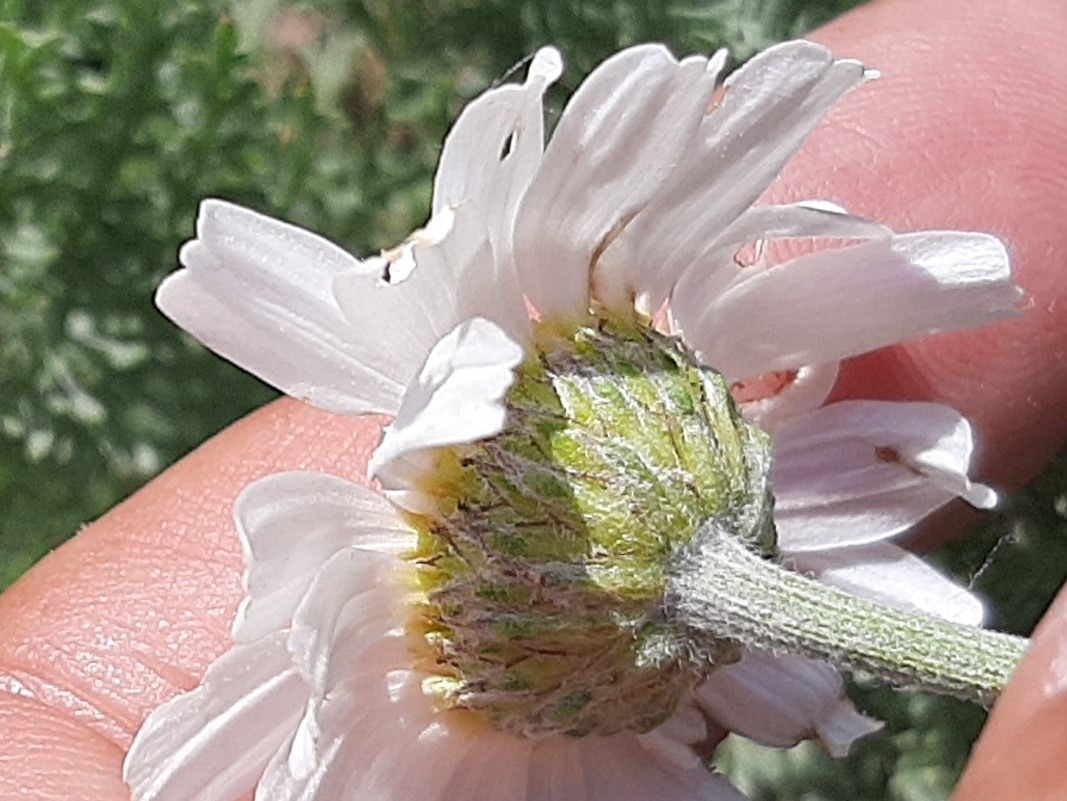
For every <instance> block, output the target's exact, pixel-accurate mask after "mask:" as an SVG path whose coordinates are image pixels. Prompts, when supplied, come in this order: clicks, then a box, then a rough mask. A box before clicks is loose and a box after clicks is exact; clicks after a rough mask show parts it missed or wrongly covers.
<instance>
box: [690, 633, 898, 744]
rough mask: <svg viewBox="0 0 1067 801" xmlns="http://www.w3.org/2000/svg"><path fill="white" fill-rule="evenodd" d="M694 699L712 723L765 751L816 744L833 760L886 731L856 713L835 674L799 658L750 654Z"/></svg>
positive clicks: (716, 675) (707, 684) (712, 678)
mask: <svg viewBox="0 0 1067 801" xmlns="http://www.w3.org/2000/svg"><path fill="white" fill-rule="evenodd" d="M695 699H696V702H697V703H698V704H699V705H700V706H701V707H702V708H703V709H704V710H705V712H707V714H708V715H709V716H710V717H711V718H713V719H714V720H716V721H718V722H719V723H720V724H722V725H723V726H725V727H726V728H728V729H730V730H731V731H735V732H738V733H739V734H743V735H744V736H745V737H749V738H751V739H753V740H755V741H757V742H760V743H763V744H764V745H771V746H776V747H779V748H789V747H791V746H794V745H796V744H797V743H799V742H800V741H801V740H805V739H809V738H811V739H817V740H819V741H820V742H821V743H822V745H823V746H824V747H825V748H826V750H827V751H829V752H830V754H832V755H833V756H844V755H845V754H846V753H847V752H848V748H849V746H850V745H851V744H852V743H853V742H854V741H855V740H856V739H858V738H859V737H863V736H864V735H866V734H870V733H871V732H873V731H877V730H878V729H879V728H881V726H882V724H881V723H879V722H877V721H874V720H871V719H870V718H868V717H865V716H864V715H861V714H860V713H859V712H857V711H856V710H855V708H854V707H853V706H852V702H851V701H849V700H848V698H846V697H845V694H844V688H843V686H842V683H841V677H840V676H839V675H838V673H837V671H836V670H835V669H834V668H832V667H830V665H827V664H825V663H823V662H815V661H813V660H811V659H803V658H801V657H797V656H783V657H775V656H770V655H768V654H761V653H758V652H755V651H749V652H747V653H746V654H745V657H744V659H742V660H741V661H740V662H738V663H737V664H734V665H727V666H726V667H722V668H719V669H718V670H716V671H715V672H714V673H712V674H711V676H709V677H708V679H707V681H705V682H704V683H703V684H702V685H701V686H700V687H699V688H698V689H697V691H696V695H695Z"/></svg>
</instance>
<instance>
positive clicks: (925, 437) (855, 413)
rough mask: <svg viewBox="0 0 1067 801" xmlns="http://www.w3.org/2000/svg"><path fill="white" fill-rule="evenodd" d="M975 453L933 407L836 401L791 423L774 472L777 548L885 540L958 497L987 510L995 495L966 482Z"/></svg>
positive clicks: (944, 411)
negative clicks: (972, 456)
mask: <svg viewBox="0 0 1067 801" xmlns="http://www.w3.org/2000/svg"><path fill="white" fill-rule="evenodd" d="M973 450H974V444H973V439H972V436H971V428H970V425H969V424H968V423H967V421H966V419H965V418H963V417H962V416H961V415H960V414H959V412H956V411H955V410H954V409H950V408H948V407H947V406H941V405H939V404H934V403H892V402H886V401H842V402H840V403H834V404H831V405H829V406H824V407H822V408H821V409H817V410H815V411H813V412H811V413H809V414H807V415H803V416H801V417H797V418H793V419H791V420H789V421H788V422H787V423H786V424H784V425H783V426H782V427H781V428H780V429H779V430H778V433H777V436H776V437H775V447H774V465H773V467H772V468H771V485H772V487H773V491H774V495H775V508H774V522H775V526H776V527H777V529H778V537H779V546H780V547H781V549H782V550H783V551H786V552H794V551H811V550H820V549H823V548H834V547H840V546H845V545H861V544H864V543H869V542H875V541H878V540H883V539H886V538H887V537H891V536H893V535H894V534H898V533H900V532H902V531H904V530H906V529H908V528H910V527H911V526H912V525H913V524H914V523H916V522H918V521H919V520H921V519H922V518H923V517H925V516H926V515H928V514H930V512H932V511H934V510H935V509H937V508H939V507H940V506H943V505H944V504H946V503H948V502H949V501H950V500H952V499H953V498H955V497H957V496H958V497H962V498H964V499H965V500H967V501H968V502H970V503H972V504H973V505H975V506H978V507H980V508H989V507H991V506H992V505H994V504H995V503H996V494H995V493H994V492H993V491H992V490H990V489H989V488H988V487H985V486H984V485H981V484H975V483H972V482H971V481H970V480H969V479H968V478H967V469H968V467H969V464H970V461H971V455H972V452H973Z"/></svg>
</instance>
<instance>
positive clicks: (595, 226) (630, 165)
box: [514, 45, 722, 319]
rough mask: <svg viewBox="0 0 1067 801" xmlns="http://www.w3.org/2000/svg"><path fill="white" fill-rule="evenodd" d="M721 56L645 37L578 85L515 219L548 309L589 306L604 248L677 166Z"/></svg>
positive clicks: (526, 265) (532, 288)
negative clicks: (684, 51)
mask: <svg viewBox="0 0 1067 801" xmlns="http://www.w3.org/2000/svg"><path fill="white" fill-rule="evenodd" d="M721 64H722V58H721V57H719V58H716V59H712V60H711V61H710V62H709V60H708V59H704V58H698V57H693V58H687V59H685V60H683V61H681V62H679V61H678V60H676V59H675V58H674V56H672V55H671V54H670V52H669V51H668V50H667V49H666V48H664V47H663V46H662V45H641V46H638V47H632V48H629V49H627V50H624V51H622V52H621V53H618V54H616V55H615V56H613V57H611V58H609V59H608V60H606V61H605V62H603V63H602V64H601V65H600V66H599V67H597V69H595V70H594V71H593V72H592V74H590V75H589V77H588V78H587V79H586V80H585V81H584V82H583V83H582V85H581V86H580V87H579V88H578V90H577V91H576V92H575V93H574V96H573V97H572V98H571V101H570V103H569V104H568V105H567V108H566V109H565V111H564V113H563V116H562V118H561V119H560V121H559V124H558V125H557V126H556V130H555V131H554V133H553V135H552V140H551V141H550V142H549V144H548V147H547V148H546V150H545V155H544V159H543V160H542V162H541V167H540V169H539V170H538V172H537V175H536V176H534V178H533V181H532V182H531V183H530V186H529V189H528V190H527V192H526V195H525V196H524V198H523V200H522V203H521V205H520V207H519V214H518V217H517V220H516V227H515V238H514V247H515V261H516V266H517V268H518V272H519V277H520V281H521V283H522V287H523V291H524V292H525V293H526V295H527V296H528V297H529V299H530V301H531V302H532V303H533V305H534V306H535V307H536V308H537V310H538V311H539V312H540V314H541V316H542V318H545V319H574V318H578V317H580V316H582V315H584V314H585V313H586V311H587V309H588V298H589V282H590V277H591V276H590V272H591V270H592V268H593V263H594V260H595V257H596V253H597V251H598V250H599V249H601V248H602V247H603V246H604V245H605V244H606V241H607V239H608V237H609V236H611V235H614V234H615V233H617V231H618V229H619V228H620V227H621V226H622V225H624V224H625V223H626V222H627V221H628V220H629V219H630V218H632V217H633V216H634V215H635V214H637V213H638V212H639V211H640V210H641V208H642V207H643V206H644V205H645V204H646V203H648V201H649V199H650V198H651V197H652V195H653V194H654V193H655V191H656V190H657V189H658V188H659V186H660V185H661V184H662V183H663V182H664V181H665V180H666V179H667V178H668V177H669V175H670V173H671V170H673V169H674V167H675V166H676V165H677V163H678V160H679V158H680V155H679V154H680V153H681V152H682V150H683V149H684V148H685V146H686V145H687V143H688V142H689V140H690V138H691V137H692V136H693V133H694V132H695V130H696V126H697V125H698V123H699V121H700V118H701V116H702V114H703V111H704V108H705V106H706V104H707V102H708V98H709V97H710V96H711V93H712V91H713V90H714V87H715V79H716V75H717V71H718V69H719V68H720V67H721Z"/></svg>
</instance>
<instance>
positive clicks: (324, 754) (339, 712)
mask: <svg viewBox="0 0 1067 801" xmlns="http://www.w3.org/2000/svg"><path fill="white" fill-rule="evenodd" d="M433 713H434V710H433V708H432V705H431V704H430V703H429V701H428V700H427V699H426V698H425V696H423V695H422V692H421V691H420V690H419V687H418V676H417V674H415V673H413V672H411V671H397V672H394V673H393V674H385V673H378V674H377V675H360V676H358V677H356V678H355V680H353V681H352V682H349V683H347V684H346V685H345V686H343V687H340V688H338V690H337V692H334V693H332V694H331V695H330V696H329V697H327V698H326V699H324V702H323V703H322V704H321V706H320V707H319V708H318V709H317V711H316V714H317V717H316V720H315V723H314V727H313V728H314V729H315V733H314V734H315V739H314V741H313V742H311V743H305V744H299V743H297V742H294V743H293V744H292V750H290V749H286V748H282V749H279V750H278V752H277V753H276V754H275V755H274V758H273V759H272V760H271V763H270V764H269V765H268V766H267V768H266V770H265V771H264V774H263V778H262V779H261V780H260V783H259V786H258V788H257V791H256V798H257V800H261V801H333V799H341V798H377V799H381V800H382V801H392V799H396V801H407V799H404V798H403V797H402V796H397V795H391V794H390V793H389V792H388V787H385V788H383V789H382V791H381V792H380V794H375V795H371V794H369V793H366V792H364V793H358V792H357V790H356V788H357V786H358V785H360V784H361V783H366V782H368V780H369V779H370V778H371V775H372V771H373V769H374V766H375V764H376V762H378V761H379V760H380V759H381V758H382V755H383V754H390V753H392V754H395V755H401V754H404V753H407V751H406V749H407V748H409V747H410V746H411V743H412V741H413V739H415V738H417V737H418V734H419V732H420V731H422V729H424V728H425V727H426V726H427V725H428V723H429V719H430V717H431V716H432V715H433ZM306 723H307V722H306V721H304V722H302V724H301V726H302V729H303V731H307V729H308V726H307V725H306ZM369 733H372V736H368V734H369ZM299 737H300V732H298V734H297V737H296V738H294V739H297V740H299ZM298 746H299V749H298ZM394 758H396V757H394ZM416 797H418V796H416Z"/></svg>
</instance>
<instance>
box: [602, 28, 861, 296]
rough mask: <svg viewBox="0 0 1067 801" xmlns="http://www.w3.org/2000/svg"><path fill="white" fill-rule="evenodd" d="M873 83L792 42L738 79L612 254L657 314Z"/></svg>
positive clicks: (820, 51)
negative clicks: (833, 118) (838, 107)
mask: <svg viewBox="0 0 1067 801" xmlns="http://www.w3.org/2000/svg"><path fill="white" fill-rule="evenodd" d="M867 76H868V73H866V72H865V70H864V68H863V65H862V64H860V63H859V62H856V61H847V60H840V61H839V60H835V59H834V56H833V54H832V53H831V52H830V51H829V50H827V49H826V48H824V47H822V46H821V45H817V44H814V43H812V42H802V41H798V42H786V43H784V44H780V45H777V46H775V47H771V48H769V49H767V50H765V51H763V52H762V53H759V54H757V55H756V56H754V57H753V58H752V59H751V60H749V61H748V62H747V63H746V64H744V65H743V66H742V67H741V68H740V69H738V70H737V71H736V72H734V73H733V74H732V75H730V76H729V77H728V78H727V79H726V82H725V84H724V88H723V94H722V97H721V100H720V102H718V103H717V104H714V105H713V106H712V107H711V108H710V109H709V111H708V113H707V114H706V115H705V116H704V119H703V121H702V123H701V125H700V130H699V131H698V133H697V136H696V137H694V139H693V140H692V142H691V144H690V147H688V148H687V149H686V150H685V151H684V152H683V153H682V157H681V158H680V159H679V160H678V163H677V165H676V167H675V169H674V171H673V173H672V175H671V179H670V180H669V181H668V182H667V183H666V184H665V185H664V186H663V187H662V189H661V190H660V191H659V192H658V193H657V195H656V196H655V198H653V199H652V201H651V202H650V203H649V204H648V206H647V207H646V208H645V209H644V211H643V212H642V213H641V214H640V215H638V216H637V217H636V218H635V219H634V221H633V222H632V223H631V224H630V225H629V226H628V227H627V228H626V230H625V231H624V232H623V233H622V235H621V236H620V237H619V238H618V240H617V241H616V243H615V245H613V247H618V248H620V249H621V250H624V251H626V252H628V253H629V254H630V256H629V259H630V260H632V261H633V263H635V264H637V265H639V267H640V270H641V272H640V279H641V281H642V285H641V287H637V288H638V289H645V290H646V291H647V292H649V293H650V294H651V295H653V297H651V299H650V300H651V305H652V307H653V308H658V306H659V304H660V303H662V302H663V300H664V299H665V298H666V294H665V293H666V292H667V291H669V289H670V287H671V286H673V285H674V283H675V282H676V281H678V279H679V277H680V276H682V274H683V272H684V271H686V270H687V269H688V268H690V267H691V266H694V269H700V270H703V269H705V268H706V267H709V268H714V267H715V266H717V265H714V264H712V265H705V264H703V263H702V262H701V260H702V259H703V258H704V257H705V255H706V253H707V250H708V247H709V244H710V243H712V242H713V241H714V239H715V238H716V237H717V236H718V234H719V233H720V232H722V231H725V230H726V229H727V228H728V227H729V226H730V225H731V224H732V223H733V221H734V220H735V219H736V218H737V217H738V216H739V215H740V214H741V213H742V212H743V211H744V210H745V209H747V208H748V207H749V206H751V205H752V203H753V202H755V200H756V198H758V197H759V196H760V195H761V194H762V193H763V191H764V190H765V189H766V188H767V186H768V185H769V184H770V182H771V181H772V180H773V179H774V178H775V176H777V175H778V173H779V171H780V170H781V168H782V167H783V166H784V165H785V163H786V162H787V161H789V159H790V158H792V156H793V154H794V153H795V152H796V151H797V149H798V148H799V147H800V145H801V143H802V142H803V141H804V139H805V138H806V137H807V135H808V134H809V133H810V132H811V131H812V130H813V129H814V128H815V126H816V125H817V124H818V123H819V122H820V120H822V118H823V116H824V115H825V114H826V113H827V112H828V111H829V110H830V108H831V107H832V106H833V105H834V104H835V103H836V102H837V101H838V100H839V99H840V98H841V97H842V96H843V95H844V94H845V93H846V92H848V91H849V90H850V89H852V88H854V87H855V86H857V85H859V84H860V83H862V82H863V81H864V79H865V77H867ZM605 257H606V258H607V257H608V254H605Z"/></svg>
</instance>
